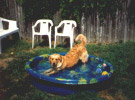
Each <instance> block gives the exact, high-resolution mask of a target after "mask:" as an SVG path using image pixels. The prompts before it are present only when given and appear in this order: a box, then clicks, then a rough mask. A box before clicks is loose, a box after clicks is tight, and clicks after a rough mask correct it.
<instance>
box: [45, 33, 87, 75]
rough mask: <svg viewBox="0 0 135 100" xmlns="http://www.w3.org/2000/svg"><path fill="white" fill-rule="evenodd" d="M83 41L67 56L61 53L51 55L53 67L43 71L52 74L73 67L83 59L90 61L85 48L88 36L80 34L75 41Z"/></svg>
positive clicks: (50, 60)
mask: <svg viewBox="0 0 135 100" xmlns="http://www.w3.org/2000/svg"><path fill="white" fill-rule="evenodd" d="M78 41H81V43H80V44H76V45H75V46H74V47H73V48H72V49H71V50H70V51H69V52H68V53H67V54H66V55H65V56H62V55H60V54H52V55H51V56H50V57H49V62H50V64H51V68H50V69H48V70H46V71H45V72H43V73H42V74H44V75H48V76H49V75H52V74H55V73H58V72H59V71H60V70H63V69H65V68H71V67H73V66H74V65H75V64H77V63H78V61H79V60H81V61H82V62H83V63H86V62H87V61H88V52H87V50H86V48H85V44H86V37H85V36H84V35H83V34H79V35H78V36H77V37H76V39H75V42H78Z"/></svg>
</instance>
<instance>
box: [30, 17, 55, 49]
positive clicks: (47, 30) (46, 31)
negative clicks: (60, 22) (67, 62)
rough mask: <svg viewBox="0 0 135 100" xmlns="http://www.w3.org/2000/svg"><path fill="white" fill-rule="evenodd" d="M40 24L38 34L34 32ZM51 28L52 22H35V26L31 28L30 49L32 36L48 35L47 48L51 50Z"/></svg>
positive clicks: (45, 20)
mask: <svg viewBox="0 0 135 100" xmlns="http://www.w3.org/2000/svg"><path fill="white" fill-rule="evenodd" d="M38 24H40V30H39V32H36V31H35V27H36V26H37V25H38ZM52 26H53V22H52V21H51V20H47V19H40V20H37V21H36V23H35V25H33V26H32V48H34V36H35V35H48V39H49V47H50V48H51V29H52Z"/></svg>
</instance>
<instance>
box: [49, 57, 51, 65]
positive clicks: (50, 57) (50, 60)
mask: <svg viewBox="0 0 135 100" xmlns="http://www.w3.org/2000/svg"><path fill="white" fill-rule="evenodd" d="M49 62H50V64H51V56H49Z"/></svg>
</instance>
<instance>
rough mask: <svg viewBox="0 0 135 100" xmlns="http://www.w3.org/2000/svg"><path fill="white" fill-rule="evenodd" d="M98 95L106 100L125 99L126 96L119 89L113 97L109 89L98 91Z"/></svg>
mask: <svg viewBox="0 0 135 100" xmlns="http://www.w3.org/2000/svg"><path fill="white" fill-rule="evenodd" d="M99 96H100V97H101V98H103V99H106V100H127V98H126V97H125V96H124V94H123V93H122V91H120V90H118V91H117V92H116V93H115V96H114V97H113V96H112V95H111V94H110V93H109V90H104V91H101V92H99Z"/></svg>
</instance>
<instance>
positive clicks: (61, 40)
mask: <svg viewBox="0 0 135 100" xmlns="http://www.w3.org/2000/svg"><path fill="white" fill-rule="evenodd" d="M62 42H63V37H62V36H61V37H60V45H61V47H62V46H63V43H62Z"/></svg>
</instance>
